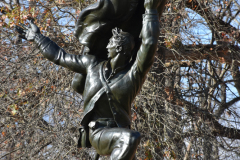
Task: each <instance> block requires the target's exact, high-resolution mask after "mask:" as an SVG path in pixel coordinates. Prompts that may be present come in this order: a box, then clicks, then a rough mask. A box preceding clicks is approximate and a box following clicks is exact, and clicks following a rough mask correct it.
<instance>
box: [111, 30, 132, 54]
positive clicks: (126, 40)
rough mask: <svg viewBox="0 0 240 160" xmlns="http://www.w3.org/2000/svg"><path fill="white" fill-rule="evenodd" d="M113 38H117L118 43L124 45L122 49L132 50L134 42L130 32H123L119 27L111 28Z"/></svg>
mask: <svg viewBox="0 0 240 160" xmlns="http://www.w3.org/2000/svg"><path fill="white" fill-rule="evenodd" d="M112 33H113V38H114V39H115V40H117V44H118V45H122V46H124V49H130V50H132V49H133V48H134V45H135V42H134V38H133V36H132V35H131V34H130V33H127V32H123V31H122V30H121V29H119V28H117V27H116V28H114V29H112Z"/></svg>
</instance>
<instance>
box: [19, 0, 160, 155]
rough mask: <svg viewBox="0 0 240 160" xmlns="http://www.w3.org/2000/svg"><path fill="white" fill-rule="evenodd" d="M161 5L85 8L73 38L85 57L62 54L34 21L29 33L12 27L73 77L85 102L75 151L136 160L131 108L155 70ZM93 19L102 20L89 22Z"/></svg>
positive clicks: (104, 0)
mask: <svg viewBox="0 0 240 160" xmlns="http://www.w3.org/2000/svg"><path fill="white" fill-rule="evenodd" d="M163 1H164V0H145V1H144V2H143V1H142V0H99V1H98V2H97V3H96V4H94V5H91V6H89V7H88V8H87V9H85V10H84V11H82V13H81V14H80V16H79V19H78V22H77V24H76V29H75V35H76V37H77V38H79V40H80V42H81V43H82V44H84V45H85V51H84V54H83V55H71V54H68V53H66V52H65V51H64V50H63V49H61V48H60V47H59V46H57V44H56V43H54V42H53V41H51V40H50V39H49V38H47V37H45V36H43V35H42V34H41V33H40V30H39V28H38V27H37V26H36V25H35V24H34V23H33V22H32V21H31V22H30V26H31V27H30V28H28V27H27V26H25V25H24V24H21V26H22V27H19V26H17V27H16V29H17V31H18V33H19V34H20V37H22V38H24V39H26V40H29V41H34V42H36V44H37V45H38V46H39V48H40V49H41V51H42V54H43V55H44V57H46V58H47V59H49V60H50V61H52V62H54V63H55V64H57V65H61V66H63V67H66V68H68V69H70V70H72V71H74V72H76V73H77V74H76V76H75V78H74V80H73V85H74V88H75V90H77V91H78V92H79V93H82V92H83V99H84V116H83V119H82V121H81V125H82V126H81V127H80V130H79V131H80V138H79V143H78V147H90V146H93V147H94V148H95V149H96V151H97V153H98V154H100V155H110V159H122V160H132V159H135V156H134V155H135V152H136V149H137V146H138V144H139V142H140V138H141V135H140V133H139V132H137V131H133V130H131V129H130V125H131V104H132V102H133V100H134V98H135V97H136V95H137V94H138V93H139V91H140V90H141V87H142V85H143V83H144V80H145V78H146V75H147V73H148V71H149V69H150V67H151V65H152V64H153V60H154V54H155V52H156V49H157V42H158V37H159V18H158V11H157V9H158V8H159V6H160V4H161V6H162V5H165V1H164V4H163ZM124 5H125V6H128V8H127V7H126V8H127V10H129V9H130V11H128V12H129V14H128V13H127V12H126V11H125V10H124V9H121V6H124ZM143 5H144V7H145V14H144V15H143V20H142V25H140V27H139V26H135V27H136V30H134V28H133V27H131V25H129V23H131V22H129V20H133V19H132V18H134V19H135V18H136V19H135V22H136V24H139V23H138V22H139V21H140V20H141V17H142V15H141V17H140V18H139V14H140V13H141V11H142V10H141V6H143ZM113 6H114V7H113ZM111 7H113V8H114V9H115V10H113V11H112V12H113V13H114V14H113V16H116V18H115V20H114V19H112V18H113V17H111V16H110V17H109V16H108V17H107V15H106V13H105V12H107V11H109V10H111V9H112V8H111ZM136 12H137V13H136ZM90 13H91V14H90ZM97 13H101V14H99V16H93V15H96V14H97ZM120 22H121V23H120ZM117 27H122V28H121V29H119V28H117ZM124 29H125V30H124ZM102 31H104V32H105V31H106V33H104V34H105V35H106V37H107V38H108V39H109V38H110V37H108V36H109V35H110V34H111V33H112V37H111V38H110V40H109V43H108V44H106V45H105V47H106V49H105V47H104V48H103V47H102V46H103V44H105V43H106V42H105V39H106V37H102V36H103V35H101V34H102ZM140 31H141V34H140V38H141V39H142V40H141V43H139V39H138V36H139V32H140ZM128 32H129V33H128ZM109 33H110V34H109ZM102 39H104V40H102ZM100 41H101V42H100ZM97 43H100V44H101V45H100V46H99V45H98V44H97ZM105 50H106V51H105ZM101 52H102V53H101ZM106 55H107V57H106ZM78 83H79V84H78Z"/></svg>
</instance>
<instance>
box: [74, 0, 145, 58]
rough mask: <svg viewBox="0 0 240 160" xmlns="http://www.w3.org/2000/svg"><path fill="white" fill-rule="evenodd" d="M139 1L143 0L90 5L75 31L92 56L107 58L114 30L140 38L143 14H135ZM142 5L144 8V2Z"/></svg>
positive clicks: (111, 0)
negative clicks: (121, 30) (123, 31)
mask: <svg viewBox="0 0 240 160" xmlns="http://www.w3.org/2000/svg"><path fill="white" fill-rule="evenodd" d="M139 1H143V0H98V1H97V3H95V4H92V5H89V6H88V7H87V8H85V9H83V10H82V11H81V13H80V15H79V17H78V21H77V23H76V27H75V31H74V34H75V36H76V38H77V39H79V42H80V43H81V44H83V45H84V46H87V47H88V48H89V49H90V51H91V53H90V54H94V55H98V56H101V55H102V54H104V56H105V57H104V56H103V57H104V58H106V54H107V50H106V45H107V44H108V42H109V39H110V38H111V36H112V33H111V30H112V28H114V27H119V28H122V29H124V30H125V31H128V32H130V33H131V34H133V36H135V37H138V36H139V32H140V31H141V24H142V19H141V16H142V14H143V13H141V12H139V14H135V11H136V9H137V6H139V5H138V3H139ZM141 4H142V6H143V2H141ZM137 13H138V12H137ZM130 19H131V20H130ZM130 22H131V23H130ZM136 26H137V27H136Z"/></svg>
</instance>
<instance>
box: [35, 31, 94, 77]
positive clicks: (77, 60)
mask: <svg viewBox="0 0 240 160" xmlns="http://www.w3.org/2000/svg"><path fill="white" fill-rule="evenodd" d="M35 42H36V43H37V44H38V46H39V48H40V50H41V51H42V54H43V56H44V57H45V58H47V59H48V60H50V61H52V62H53V63H55V64H57V65H61V66H63V67H66V68H68V69H70V70H72V71H74V72H77V73H83V74H86V72H87V68H88V67H89V66H91V65H92V64H93V62H94V61H95V56H91V55H84V56H81V55H73V54H68V53H66V52H65V51H64V50H63V49H62V48H60V47H59V46H58V45H57V44H56V43H55V42H53V41H51V40H50V39H49V38H47V37H44V36H42V35H41V37H40V38H38V39H37V40H36V41H35Z"/></svg>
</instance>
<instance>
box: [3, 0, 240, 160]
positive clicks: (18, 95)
mask: <svg viewBox="0 0 240 160" xmlns="http://www.w3.org/2000/svg"><path fill="white" fill-rule="evenodd" d="M94 2H95V1H90V0H88V1H69V0H57V1H45V0H42V1H39V0H31V1H24V0H9V1H7V0H0V7H1V10H0V27H1V30H0V37H1V38H0V44H1V48H0V59H1V60H0V66H1V72H0V83H1V88H0V131H1V132H0V137H1V138H0V159H21V158H22V159H90V158H91V157H93V150H91V149H77V148H76V143H77V142H76V140H77V138H78V128H79V126H80V121H81V118H82V111H83V108H82V104H83V101H82V98H81V95H79V94H77V93H76V92H74V91H73V90H72V89H71V81H72V78H73V76H74V73H73V72H71V71H69V70H66V69H64V68H62V67H60V66H56V65H54V64H52V63H51V62H48V61H47V60H46V59H44V58H43V56H42V55H41V53H40V51H39V50H38V49H37V47H36V46H35V45H34V44H29V43H28V42H26V41H24V40H21V39H19V38H18V37H17V36H16V33H15V32H14V29H13V28H14V25H16V24H18V23H19V22H21V23H27V19H30V18H34V19H35V22H36V23H37V25H38V26H40V28H41V30H42V33H43V34H44V35H46V36H48V37H50V38H51V39H52V40H53V41H55V42H56V43H57V44H58V45H59V46H61V47H62V48H64V49H65V50H66V51H67V52H68V53H71V54H80V52H81V49H82V46H81V44H79V42H78V41H77V40H76V39H75V38H74V36H73V29H74V25H75V22H76V17H77V16H78V14H79V13H80V11H81V10H82V9H83V8H85V7H86V6H88V5H89V4H92V3H94ZM239 12H240V4H239V1H236V0H224V1H221V0H209V1H203V0H185V1H173V0H169V1H168V2H167V5H166V8H165V11H164V13H163V15H162V18H161V22H160V24H161V34H160V37H159V47H158V51H157V53H156V56H155V62H154V65H153V67H152V69H151V71H150V73H149V75H148V78H147V80H146V82H145V84H144V87H143V89H142V91H141V93H140V94H139V95H138V97H137V98H136V101H135V103H134V105H133V107H132V118H133V123H132V128H133V129H135V130H138V131H140V132H141V133H142V135H143V138H142V141H141V144H140V146H139V148H138V151H137V157H138V158H139V159H142V160H143V159H157V160H159V159H179V160H181V159H184V160H190V159H206V160H209V159H214V160H215V159H219V160H220V159H239V156H240V148H239V145H238V144H239V139H240V128H239V123H240V119H239V117H240V110H239V107H238V106H239V104H240V103H239V101H240V85H239V81H240V70H239V64H240V48H239V47H240V45H239V43H240V31H239V24H240V17H239ZM101 158H102V159H105V158H104V157H101Z"/></svg>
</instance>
